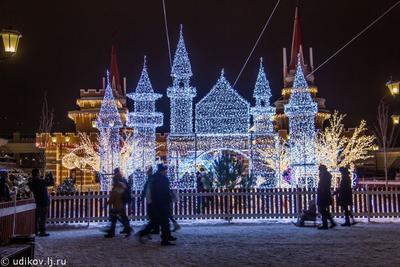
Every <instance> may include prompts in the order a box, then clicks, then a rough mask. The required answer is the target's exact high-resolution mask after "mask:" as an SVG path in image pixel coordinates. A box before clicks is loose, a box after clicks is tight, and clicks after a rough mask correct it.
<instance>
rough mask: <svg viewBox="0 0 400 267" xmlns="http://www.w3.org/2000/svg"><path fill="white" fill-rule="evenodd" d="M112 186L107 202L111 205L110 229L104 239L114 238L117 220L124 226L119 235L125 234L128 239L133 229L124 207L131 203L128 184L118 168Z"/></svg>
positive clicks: (115, 170)
mask: <svg viewBox="0 0 400 267" xmlns="http://www.w3.org/2000/svg"><path fill="white" fill-rule="evenodd" d="M112 184H113V189H112V190H111V191H110V201H109V202H110V205H111V209H110V221H111V228H110V229H109V230H108V231H107V234H106V235H105V237H114V235H115V226H116V222H117V220H118V221H120V222H121V224H122V225H123V226H124V229H123V230H122V231H121V232H120V234H126V236H127V237H128V236H130V234H131V233H132V231H133V229H132V228H131V227H130V225H129V218H128V216H127V215H126V205H127V204H129V203H130V202H131V201H132V195H131V188H130V187H129V183H128V181H127V180H126V179H125V178H124V177H123V175H122V173H121V170H120V168H115V169H114V176H113V178H112ZM121 190H122V191H121ZM113 206H115V207H113ZM113 221H114V223H113Z"/></svg>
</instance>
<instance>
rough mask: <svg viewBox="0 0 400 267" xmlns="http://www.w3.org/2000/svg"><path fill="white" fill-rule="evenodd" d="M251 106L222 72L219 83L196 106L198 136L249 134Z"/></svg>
mask: <svg viewBox="0 0 400 267" xmlns="http://www.w3.org/2000/svg"><path fill="white" fill-rule="evenodd" d="M249 111H250V104H249V102H247V101H246V100H245V99H244V98H243V97H241V96H240V95H239V94H238V92H237V91H236V90H234V89H233V88H232V87H231V85H230V84H229V82H228V81H227V80H226V79H225V76H224V70H222V71H221V76H220V77H219V79H218V81H217V83H216V84H215V85H214V87H213V88H212V89H211V90H210V92H209V93H208V94H207V95H206V96H205V97H204V98H203V99H201V100H200V101H199V102H198V103H197V104H196V133H197V134H238V133H247V132H248V130H249V128H250V127H249V126H250V113H249Z"/></svg>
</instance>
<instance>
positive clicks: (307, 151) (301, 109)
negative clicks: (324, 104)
mask: <svg viewBox="0 0 400 267" xmlns="http://www.w3.org/2000/svg"><path fill="white" fill-rule="evenodd" d="M301 63H302V62H301V56H300V53H299V54H298V56H297V66H296V75H295V78H294V82H293V88H292V91H291V94H290V98H289V103H288V104H287V105H285V114H286V115H287V116H288V118H289V137H290V141H289V143H290V167H291V170H292V171H291V174H292V184H294V185H299V186H302V187H316V185H317V180H318V166H317V163H316V159H315V140H314V138H315V114H316V113H317V112H318V107H317V103H315V102H314V101H313V100H312V98H311V94H310V91H309V89H308V85H307V81H306V79H305V77H304V73H303V70H302V67H301V66H302V64H301Z"/></svg>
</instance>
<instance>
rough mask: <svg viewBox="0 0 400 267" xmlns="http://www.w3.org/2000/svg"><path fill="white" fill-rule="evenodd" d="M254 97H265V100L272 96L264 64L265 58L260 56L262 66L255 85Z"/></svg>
mask: <svg viewBox="0 0 400 267" xmlns="http://www.w3.org/2000/svg"><path fill="white" fill-rule="evenodd" d="M253 97H254V98H256V99H257V98H263V99H265V100H269V98H270V97H271V88H270V86H269V82H268V79H267V76H266V75H265V71H264V66H263V58H262V57H261V58H260V68H259V70H258V76H257V80H256V85H255V87H254V93H253Z"/></svg>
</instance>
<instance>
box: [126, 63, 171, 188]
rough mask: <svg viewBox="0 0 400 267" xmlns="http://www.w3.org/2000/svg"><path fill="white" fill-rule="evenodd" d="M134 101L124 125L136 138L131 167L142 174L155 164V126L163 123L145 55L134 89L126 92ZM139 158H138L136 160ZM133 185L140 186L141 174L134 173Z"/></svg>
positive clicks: (159, 95) (142, 181) (141, 183)
mask: <svg viewBox="0 0 400 267" xmlns="http://www.w3.org/2000/svg"><path fill="white" fill-rule="evenodd" d="M128 97H129V98H130V99H132V100H133V101H134V111H133V112H129V114H128V120H127V122H126V125H127V126H128V127H131V128H133V138H134V140H136V150H135V151H134V156H133V158H132V164H133V166H132V169H133V170H134V171H140V172H141V173H142V174H143V173H145V172H146V171H147V169H148V168H149V167H152V166H153V165H154V164H155V160H156V128H157V127H159V126H161V125H163V118H164V116H163V114H162V113H160V112H156V108H155V101H156V100H157V99H159V98H161V97H162V95H161V94H157V93H154V90H153V87H152V86H151V82H150V78H149V74H148V72H147V65H146V57H144V63H143V70H142V74H141V75H140V79H139V81H138V84H137V87H136V90H135V92H134V93H130V94H128ZM136 159H140V160H136ZM135 179H136V180H135V181H134V187H135V188H141V187H142V186H143V183H144V176H143V175H135Z"/></svg>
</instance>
